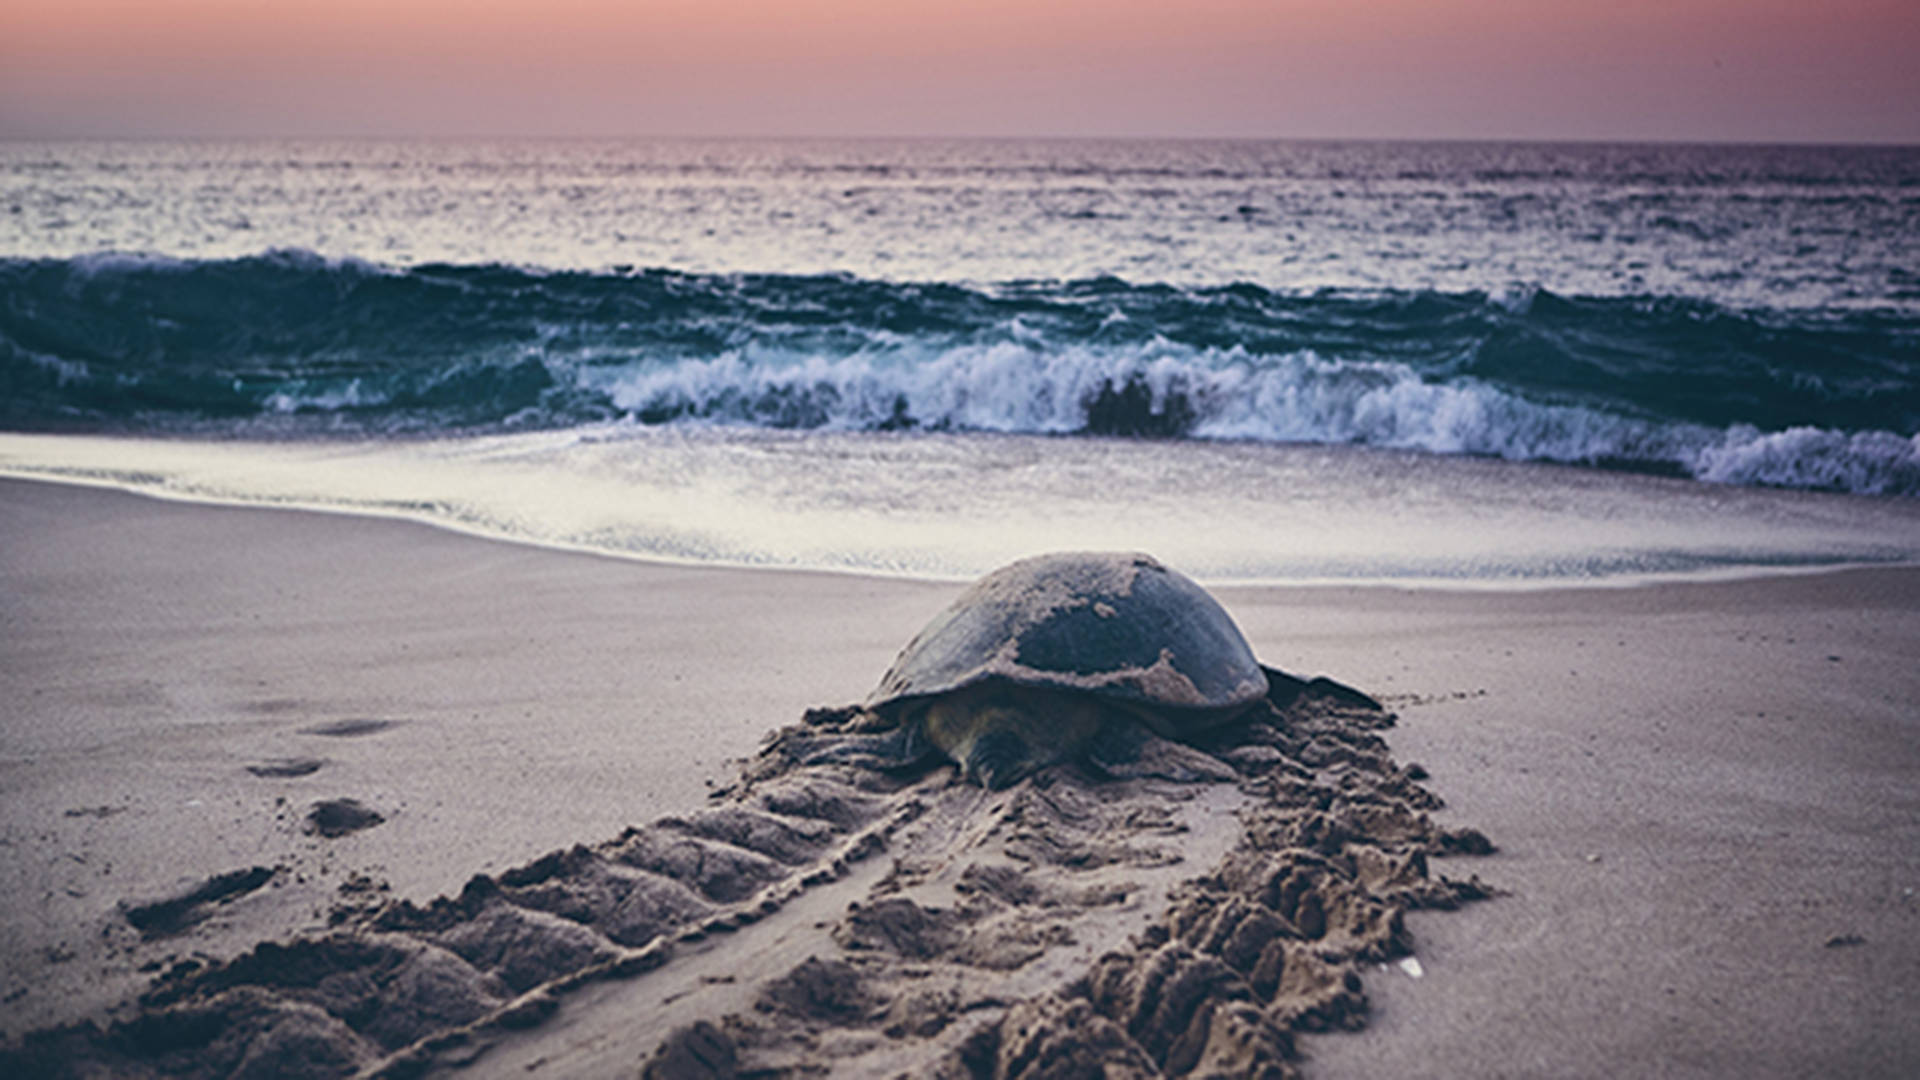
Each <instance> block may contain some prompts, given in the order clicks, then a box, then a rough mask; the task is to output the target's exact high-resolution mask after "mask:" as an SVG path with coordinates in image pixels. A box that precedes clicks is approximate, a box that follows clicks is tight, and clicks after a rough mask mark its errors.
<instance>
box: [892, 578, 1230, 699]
mask: <svg viewBox="0 0 1920 1080" xmlns="http://www.w3.org/2000/svg"><path fill="white" fill-rule="evenodd" d="M988 679H1000V680H1004V681H1007V682H1010V683H1014V684H1018V685H1025V686H1041V687H1050V688H1053V689H1059V690H1070V691H1079V692H1083V693H1090V694H1095V695H1099V696H1101V697H1105V698H1109V699H1112V700H1115V701H1118V702H1122V703H1127V704H1134V705H1140V706H1146V707H1149V708H1151V709H1154V710H1158V711H1162V712H1172V713H1173V714H1174V715H1175V716H1179V715H1181V714H1186V715H1189V716H1191V717H1192V718H1193V719H1194V720H1195V721H1196V722H1204V720H1205V719H1206V718H1209V717H1217V716H1219V715H1221V714H1226V713H1233V712H1237V711H1238V710H1239V709H1241V708H1244V707H1245V706H1247V705H1249V704H1251V703H1253V702H1254V701H1256V700H1258V699H1259V698H1260V697H1261V696H1263V695H1264V694H1266V692H1267V677H1266V674H1265V672H1263V671H1262V670H1261V668H1260V663H1259V661H1257V660H1255V659H1254V656H1253V650H1252V649H1251V648H1250V647H1249V646H1248V645H1247V640H1246V638H1245V637H1243V636H1241V633H1240V628H1239V627H1237V626H1235V625H1234V623H1233V619H1232V618H1231V617H1230V616H1228V615H1227V613H1226V611H1225V609H1223V608H1222V607H1221V606H1220V604H1219V602H1218V601H1216V600H1215V599H1214V598H1213V597H1212V596H1210V595H1208V594H1207V591H1206V590H1205V589H1202V588H1201V587H1200V586H1199V585H1197V584H1195V583H1194V582H1193V580H1192V579H1191V578H1188V577H1187V576H1185V575H1184V574H1180V573H1177V572H1175V571H1173V570H1169V569H1167V568H1166V567H1165V566H1162V565H1161V564H1160V563H1159V562H1158V561H1157V560H1155V559H1154V558H1152V557H1151V556H1148V555H1141V554H1130V553H1113V552H1065V553H1060V554H1054V555H1041V556H1037V557H1034V558H1030V559H1022V560H1021V561H1019V562H1016V563H1012V564H1010V565H1008V566H1004V567H1002V568H1000V569H999V570H996V571H994V572H993V573H991V574H988V575H987V576H986V577H984V578H981V579H980V580H979V581H977V582H975V583H974V584H973V586H972V587H971V588H969V589H968V590H967V591H966V592H965V593H962V594H961V596H960V598H959V599H957V600H955V601H954V602H953V604H952V606H950V607H948V608H947V609H946V610H945V611H943V612H941V613H940V614H939V615H937V616H935V617H934V619H933V621H932V622H930V623H928V624H927V625H926V627H925V628H924V629H922V630H921V631H920V633H918V634H916V635H915V636H914V638H913V640H912V641H910V642H908V643H907V647H906V648H905V649H903V650H901V652H900V655H899V657H898V658H896V659H895V660H894V662H893V666H892V667H891V668H889V669H888V670H887V673H886V675H885V676H883V677H882V678H881V680H880V685H879V686H878V687H877V688H876V689H875V690H874V692H873V694H872V695H871V696H870V697H869V698H868V699H867V707H868V708H871V709H875V710H885V709H887V708H889V707H891V706H894V705H897V704H899V703H902V702H905V701H908V700H910V699H917V698H927V697H931V696H933V695H936V694H945V693H948V692H950V691H954V690H959V689H962V688H965V687H968V686H972V685H973V684H975V683H979V682H982V681H985V680H988Z"/></svg>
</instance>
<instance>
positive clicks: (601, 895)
mask: <svg viewBox="0 0 1920 1080" xmlns="http://www.w3.org/2000/svg"><path fill="white" fill-rule="evenodd" d="M1391 719H1392V718H1391V716H1390V715H1389V714H1387V713H1385V712H1384V711H1382V710H1381V709H1380V708H1379V707H1378V706H1377V705H1375V704H1373V703H1372V702H1371V700H1370V699H1367V698H1365V697H1364V696H1363V695H1359V694H1356V693H1354V692H1352V691H1350V690H1346V688H1344V687H1338V686H1337V684H1330V683H1322V682H1316V683H1311V684H1301V683H1293V684H1291V685H1285V686H1284V688H1282V689H1277V691H1276V694H1275V697H1274V699H1273V700H1271V701H1269V702H1268V703H1267V704H1265V705H1262V706H1261V707H1260V708H1259V709H1257V710H1256V711H1255V713H1254V714H1253V715H1252V716H1250V717H1249V719H1248V720H1246V721H1245V722H1240V723H1235V724H1232V725H1229V726H1228V727H1226V728H1224V729H1220V730H1218V731H1215V732H1211V733H1209V734H1208V736H1207V737H1206V738H1205V739H1203V740H1200V741H1199V743H1198V745H1199V748H1200V749H1201V750H1202V751H1205V752H1207V753H1210V754H1212V755H1214V756H1215V757H1216V758H1217V759H1218V760H1220V761H1221V762H1224V763H1225V764H1226V765H1227V766H1229V767H1230V769H1231V771H1232V772H1233V773H1234V774H1235V776H1236V779H1235V780H1233V781H1210V782H1199V783H1187V784H1179V783H1172V782H1169V781H1165V780H1159V779H1151V778H1132V779H1125V780H1111V781H1101V780H1097V779H1096V778H1094V777H1093V776H1092V775H1091V774H1089V773H1088V772H1086V771H1083V769H1082V767H1081V766H1079V765H1076V764H1060V765H1055V766H1052V767H1049V768H1047V769H1044V770H1041V771H1040V772H1038V773H1036V774H1034V776H1033V777H1032V778H1031V779H1030V780H1028V781H1027V782H1025V783H1021V784H1018V785H1015V786H1014V787H1012V788H1010V789H1008V790H1005V791H1000V792H988V791H984V790H982V789H981V788H979V787H977V786H975V785H972V784H966V783H961V782H958V781H957V779H956V772H955V770H954V768H953V767H952V766H951V765H949V764H944V763H943V764H940V765H938V766H935V767H931V768H927V767H916V768H912V769H903V770H897V771H892V772H887V771H880V770H875V769H871V768H866V767H862V766H859V765H853V764H846V763H844V762H835V761H834V760H833V754H832V752H831V751H832V749H833V747H834V746H835V745H836V744H841V743H844V742H846V741H847V740H850V739H862V738H871V736H872V735H873V734H875V733H876V728H878V727H881V726H884V725H885V724H886V723H888V721H885V720H882V719H881V718H878V717H876V716H874V715H873V714H870V713H865V712H862V711H860V710H857V709H835V710H815V711H814V712H811V713H809V714H808V716H807V718H806V719H805V720H804V721H803V722H802V723H800V724H796V725H794V726H792V727H788V728H785V729H783V730H781V731H779V732H777V733H775V735H774V736H772V738H771V739H770V740H769V741H768V743H767V745H766V746H765V747H764V748H763V749H762V750H761V752H760V753H759V754H758V755H757V756H756V757H755V758H753V759H752V760H750V761H749V762H747V763H746V765H745V766H744V768H743V770H742V773H741V776H740V779H739V780H738V781H737V782H736V783H735V784H734V785H733V786H732V787H730V788H728V789H726V790H724V791H721V792H718V793H716V797H715V801H714V803H713V805H711V806H709V807H708V808H706V809H705V810H702V811H701V812H699V813H694V814H688V815H684V816H680V817H672V818H666V819H662V820H660V821H657V822H655V823H653V824H652V825H649V826H646V827H643V828H633V829H629V830H627V831H626V832H625V833H623V834H621V835H620V836H618V837H616V838H614V839H612V840H610V841H607V842H604V843H601V844H597V845H593V846H591V847H589V846H584V845H582V846H576V847H574V848H571V849H568V850H565V851H556V852H553V853H551V854H549V855H547V856H545V857H543V858H541V859H538V860H535V861H534V862H532V863H529V864H527V865H525V866H522V867H519V868H516V869H513V870H509V871H506V872H503V873H501V874H499V875H497V876H485V875H482V876H477V877H475V878H473V879H472V880H471V881H470V882H468V884H467V886H466V887H465V889H463V890H462V891H461V893H460V894H459V895H458V896H456V897H450V898H441V899H438V900H435V901H434V902H432V903H430V904H427V905H425V906H419V905H415V904H412V903H407V902H396V903H382V904H378V905H376V906H368V907H363V906H357V905H354V906H345V907H343V908H342V909H341V910H340V911H339V912H337V913H336V915H337V919H336V924H335V925H334V927H333V928H332V929H331V930H329V931H327V932H324V933H317V934H314V935H311V936H304V937H298V938H295V939H292V940H288V941H284V942H269V943H265V944H262V945H260V946H258V947H256V948H255V949H254V950H252V951H251V952H248V953H246V954H243V955H241V956H239V957H237V958H235V959H233V960H231V961H228V962H225V963H219V964H214V965H210V966H206V967H201V966H199V965H197V964H187V965H177V966H176V967H175V968H174V969H172V970H170V971H168V972H166V973H163V974H161V975H160V976H159V977H157V978H156V979H155V981H154V982H153V984H152V985H151V986H150V988H149V989H148V991H147V992H146V993H145V994H143V995H142V997H141V998H140V1000H139V1001H138V1002H137V1003H131V1004H130V1006H129V1008H128V1010H127V1011H126V1012H125V1013H123V1015H124V1016H125V1017H126V1018H125V1019H121V1020H119V1021H117V1022H115V1023H113V1024H112V1025H110V1026H108V1027H105V1028H101V1027H96V1026H94V1025H91V1024H79V1025H71V1026H68V1027H65V1028H59V1029H52V1030H47V1031H41V1032H36V1033H33V1034H31V1035H29V1036H27V1037H26V1038H25V1040H24V1041H22V1042H21V1043H18V1044H16V1045H15V1046H13V1047H11V1048H9V1049H8V1050H7V1051H6V1052H5V1053H0V1067H5V1069H6V1070H7V1071H22V1072H24V1073H26V1074H29V1075H49V1076H76V1075H81V1074H86V1075H109V1076H113V1075H139V1076H154V1075H159V1076H178V1077H225V1076H237V1075H269V1074H275V1073H284V1072H288V1071H290V1070H291V1071H297V1072H298V1073H299V1074H300V1075H306V1076H347V1075H356V1074H357V1075H361V1076H416V1075H420V1074H422V1073H426V1072H430V1071H433V1070H435V1069H442V1068H451V1067H460V1066H466V1065H482V1066H484V1068H483V1069H482V1070H481V1071H483V1072H492V1071H515V1072H518V1071H520V1069H522V1068H524V1067H526V1066H528V1065H532V1064H536V1063H537V1064H539V1065H540V1066H542V1067H543V1068H545V1069H546V1070H548V1071H549V1073H550V1074H552V1075H595V1074H608V1073H616V1074H628V1075H630V1074H631V1072H632V1071H633V1070H634V1069H636V1068H642V1067H644V1071H645V1072H646V1073H647V1074H648V1075H650V1076H655V1077H670V1078H678V1077H688V1076H701V1077H708V1076H733V1075H745V1074H751V1075H770V1076H778V1075H788V1074H794V1073H797V1072H801V1071H818V1070H819V1069H820V1068H822V1067H824V1068H826V1069H828V1070H829V1071H833V1072H846V1073H859V1074H881V1073H885V1074H888V1075H892V1074H896V1073H900V1072H911V1073H914V1074H922V1075H927V1074H931V1075H939V1076H948V1077H978V1076H1007V1077H1041V1076H1055V1075H1065V1074H1067V1073H1070V1072H1073V1071H1075V1070H1076V1069H1081V1068H1083V1067H1086V1066H1091V1065H1095V1064H1101V1065H1104V1066H1105V1067H1106V1068H1107V1069H1108V1071H1109V1074H1114V1075H1136V1076H1155V1075H1198V1074H1205V1073H1213V1074H1231V1075H1245V1076H1267V1077H1275V1076H1287V1075H1291V1074H1292V1073H1293V1071H1294V1069H1295V1067H1296V1062H1295V1060H1294V1054H1293V1048H1292V1033H1293V1032H1294V1031H1296V1030H1303V1029H1326V1028H1351V1027H1357V1026H1360V1024H1361V1023H1362V1022H1363V1019H1364V1016H1365V1013H1366V1008H1367V1004H1366V996H1365V993H1364V989H1363V987H1362V985H1361V981H1360V974H1359V973H1360V971H1361V970H1362V968H1363V966H1365V965H1369V964H1377V963H1379V962H1382V961H1387V960H1391V959H1395V958H1399V957H1403V956H1406V955H1407V954H1408V953H1409V952H1410V949H1411V941H1410V940H1409V938H1408V935H1407V932H1406V930H1405V928H1404V925H1403V923H1402V914H1403V913H1404V912H1405V911H1407V910H1409V909H1411V908H1420V907H1442V908H1444V907H1452V906H1454V905H1457V904H1459V903H1461V902H1463V901H1466V900H1471V899H1475V898H1478V897H1481V896H1484V895H1486V894H1487V890H1486V889H1485V887H1483V886H1482V885H1480V884H1479V882H1478V881H1477V879H1476V880H1467V881H1456V880H1451V879H1448V878H1445V877H1439V876H1435V875H1433V874H1431V873H1430V872H1429V866H1428V859H1429V858H1430V857H1431V856H1436V855H1446V854H1452V853H1456V852H1466V853H1484V852H1486V851H1489V850H1491V845H1489V844H1488V842H1487V840H1486V838H1485V837H1483V836H1481V835H1480V834H1479V833H1477V832H1474V831H1472V830H1465V829H1448V828H1444V827H1441V826H1438V825H1436V824H1435V823H1434V822H1433V821H1432V820H1431V818H1430V817H1429V815H1428V813H1427V811H1430V810H1432V809H1434V808H1435V807H1437V806H1438V805H1439V800H1438V799H1437V798H1436V797H1434V796H1433V795H1432V794H1431V793H1429V792H1427V791H1426V790H1425V789H1424V788H1422V787H1420V786H1419V785H1418V784H1417V783H1416V782H1415V779H1414V774H1413V772H1412V771H1411V770H1404V769H1400V768H1398V767H1396V766H1395V765H1394V763H1393V762H1392V761H1391V759H1390V758H1389V757H1388V755H1387V752H1386V747H1385V744H1384V743H1383V742H1382V740H1381V739H1380V737H1379V736H1378V734H1377V733H1376V729H1378V728H1380V727H1384V726H1386V725H1387V724H1389V723H1391ZM1229 821H1234V822H1236V823H1235V824H1227V822H1229ZM879 855H885V856H887V857H886V858H876V857H875V856H879ZM563 1006H564V1007H565V1008H566V1010H567V1014H566V1015H567V1022H566V1023H565V1024H562V1025H545V1024H544V1022H545V1021H546V1020H547V1019H548V1018H549V1017H551V1016H553V1015H554V1014H555V1013H556V1012H557V1011H558V1010H560V1009H561V1008H562V1007H563ZM1116 1070H1117V1072H1116Z"/></svg>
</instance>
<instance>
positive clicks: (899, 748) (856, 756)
mask: <svg viewBox="0 0 1920 1080" xmlns="http://www.w3.org/2000/svg"><path fill="white" fill-rule="evenodd" d="M938 756H940V748H939V747H937V746H935V745H933V744H932V743H930V742H928V741H927V737H926V734H925V732H924V731H923V730H922V729H921V725H920V719H919V717H913V718H911V719H909V720H906V721H904V722H902V723H901V724H900V725H899V726H897V727H895V728H894V729H893V730H892V731H888V732H883V733H881V734H878V735H843V736H840V737H838V738H836V739H834V740H833V742H832V743H830V744H828V745H826V746H822V747H819V748H818V749H816V750H814V751H813V752H812V753H811V754H808V755H807V757H806V758H805V760H804V764H808V765H864V766H866V767H868V768H874V769H888V770H892V769H910V768H912V767H913V766H915V765H918V764H920V763H921V762H923V761H926V760H927V759H928V758H932V757H938Z"/></svg>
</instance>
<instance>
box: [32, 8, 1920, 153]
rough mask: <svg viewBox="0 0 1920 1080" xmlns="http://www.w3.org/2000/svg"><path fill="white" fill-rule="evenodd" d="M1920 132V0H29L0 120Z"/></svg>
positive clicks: (216, 129) (1033, 131) (1703, 134)
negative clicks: (938, 0) (930, 0)
mask: <svg viewBox="0 0 1920 1080" xmlns="http://www.w3.org/2000/svg"><path fill="white" fill-rule="evenodd" d="M234 134H241V135H274V134H281V135H324V134H343V135H357V134H370V135H460V134H553V135H625V134H638V135H644V134H691V135H708V134H713V135H721V134H737V135H810V134H818V135H1232V136H1309V137H1313V136H1329V137H1438V138H1575V139H1593V138H1613V139H1713V140H1723V139H1724V140H1751V141H1776V140H1779V141H1893V142H1908V143H1920V0H1831V2H1826V3H1821V2H1818V0H1792V2H1788V0H1657V2H1656V0H1610V2H1604V3H1602V2H1588V0H1100V2H1094V0H951V2H948V3H925V2H920V0H785V2H779V0H630V2H626V3H621V2H616V0H337V2H333V3H319V2H316V0H4V2H0V136H42V135H45V136H58V135H234Z"/></svg>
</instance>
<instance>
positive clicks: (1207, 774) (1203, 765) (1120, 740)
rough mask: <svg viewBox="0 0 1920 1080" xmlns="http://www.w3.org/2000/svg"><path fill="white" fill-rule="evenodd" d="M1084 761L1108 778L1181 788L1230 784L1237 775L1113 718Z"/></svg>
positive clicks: (1136, 724) (1223, 764) (1208, 756)
mask: <svg viewBox="0 0 1920 1080" xmlns="http://www.w3.org/2000/svg"><path fill="white" fill-rule="evenodd" d="M1087 760H1088V761H1091V762H1092V763H1093V764H1094V765H1095V766H1097V767H1098V768H1099V769H1100V771H1101V772H1104V773H1106V774H1107V775H1108V776H1113V777H1119V778H1127V777H1139V776H1153V777H1158V778H1160V779H1162V780H1172V781H1175V782H1177V783H1182V784H1198V783H1204V782H1210V781H1233V780H1238V779H1239V778H1240V774H1239V773H1236V772H1234V771H1233V769H1232V767H1230V766H1229V765H1227V763H1226V762H1223V761H1221V760H1220V759H1219V758H1217V757H1214V756H1213V755H1212V754H1208V753H1206V752H1204V751H1201V750H1196V749H1194V748H1193V747H1191V746H1188V745H1186V744H1184V743H1177V742H1174V741H1173V740H1172V739H1163V738H1161V737H1160V736H1158V735H1155V734H1154V733H1153V732H1152V731H1151V730H1149V729H1148V728H1147V726H1146V725H1145V724H1143V723H1141V722H1140V721H1139V720H1138V719H1136V718H1134V717H1131V716H1126V717H1120V716H1116V717H1115V718H1114V719H1113V720H1112V721H1111V722H1110V723H1108V724H1107V725H1106V726H1105V727H1103V728H1102V729H1101V731H1100V734H1099V735H1098V736H1096V737H1095V738H1094V740H1093V742H1092V743H1090V744H1089V745H1088V746H1087Z"/></svg>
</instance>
